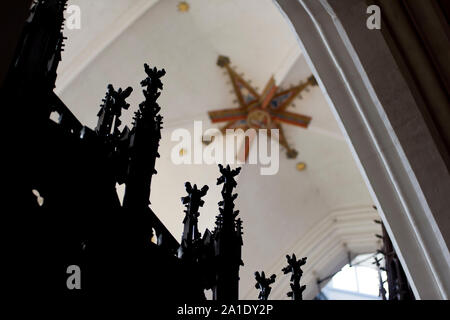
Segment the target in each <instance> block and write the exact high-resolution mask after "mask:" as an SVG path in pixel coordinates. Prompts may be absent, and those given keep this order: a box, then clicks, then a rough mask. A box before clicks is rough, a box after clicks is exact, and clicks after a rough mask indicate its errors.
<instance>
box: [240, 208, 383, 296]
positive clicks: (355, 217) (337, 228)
mask: <svg viewBox="0 0 450 320" xmlns="http://www.w3.org/2000/svg"><path fill="white" fill-rule="evenodd" d="M374 219H379V215H378V213H377V212H376V211H375V210H374V209H373V208H372V207H371V206H356V207H348V208H342V209H337V210H334V211H332V212H331V213H330V214H329V215H328V216H327V217H326V218H325V219H324V220H322V221H320V222H319V223H318V224H316V226H315V227H313V228H312V229H311V230H310V231H309V232H308V233H307V234H306V235H305V236H303V237H301V238H300V239H299V240H298V241H297V242H296V243H295V244H294V245H293V246H291V247H290V248H288V249H287V250H284V251H283V252H284V254H283V255H282V256H281V257H278V258H277V259H276V260H275V261H276V262H275V263H274V264H273V265H272V267H271V268H267V269H265V270H264V271H265V272H266V274H273V273H274V274H276V275H277V281H276V282H275V284H274V286H273V289H272V294H271V299H274V300H277V299H287V298H286V292H287V291H289V290H288V288H289V277H288V276H285V275H283V273H282V272H281V269H282V268H283V267H284V266H285V260H286V259H285V254H287V253H289V254H291V253H295V254H296V256H297V257H304V256H307V257H308V261H307V263H306V265H305V267H304V269H303V270H304V275H303V278H302V283H303V284H306V290H305V293H304V296H305V298H306V299H311V298H313V297H314V296H315V295H316V294H317V292H318V288H317V285H316V279H317V277H324V276H326V275H327V274H329V273H332V272H335V271H337V270H339V269H340V268H341V267H342V266H343V265H344V264H345V263H347V252H348V251H350V252H351V253H353V254H360V253H368V252H372V251H374V250H376V249H377V248H378V247H379V244H378V240H377V238H376V237H375V234H376V233H380V230H381V229H380V226H379V225H378V224H376V223H374V221H373V220H374ZM330 266H336V267H335V268H334V269H333V270H332V271H330V270H331V268H330ZM256 296H257V290H256V289H255V288H254V287H253V286H252V287H251V288H249V289H248V291H247V293H246V294H245V295H244V296H243V297H242V299H254V298H255V297H256Z"/></svg>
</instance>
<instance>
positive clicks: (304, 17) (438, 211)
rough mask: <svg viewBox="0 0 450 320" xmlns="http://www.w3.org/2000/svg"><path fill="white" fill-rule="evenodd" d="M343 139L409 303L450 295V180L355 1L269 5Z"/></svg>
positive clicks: (289, 0) (292, 0)
mask: <svg viewBox="0 0 450 320" xmlns="http://www.w3.org/2000/svg"><path fill="white" fill-rule="evenodd" d="M276 2H277V3H278V6H279V8H280V10H281V11H282V12H283V14H284V15H285V17H286V19H287V20H288V22H289V23H290V25H291V27H292V29H293V31H294V32H295V34H296V35H297V36H298V41H299V45H300V46H301V48H302V50H303V52H304V54H305V56H306V58H307V61H308V63H309V65H310V67H311V70H312V71H313V73H314V75H315V77H316V78H317V79H318V83H319V85H320V87H321V90H322V91H323V93H324V95H325V97H326V99H327V100H328V102H329V104H330V106H331V108H332V110H333V112H334V114H335V116H336V119H337V120H338V122H339V124H340V126H341V129H342V130H343V132H344V133H345V135H346V138H347V141H348V143H349V145H350V149H351V150H352V153H353V155H354V158H355V161H356V163H357V165H358V167H359V169H360V171H361V173H362V175H363V177H364V179H365V181H366V184H367V186H368V188H369V191H370V192H371V194H372V197H373V199H374V201H375V203H377V205H378V207H379V209H380V210H379V212H380V215H381V217H382V220H383V222H384V223H385V225H386V228H387V231H388V233H389V236H390V237H391V239H392V241H393V244H394V247H395V249H396V251H397V252H398V255H399V257H400V259H401V261H402V264H403V266H404V267H405V272H406V274H407V277H408V279H409V281H410V283H411V286H412V288H413V291H414V294H415V296H416V298H418V299H448V298H449V296H450V272H449V270H450V253H449V250H448V247H449V246H450V221H449V217H448V210H449V209H448V208H450V197H448V195H449V194H450V175H449V173H448V169H447V166H446V163H445V159H444V158H443V156H442V154H441V153H440V151H439V148H438V145H437V144H436V142H435V140H433V136H432V133H431V132H430V129H429V127H428V126H427V123H426V121H425V119H424V117H423V115H422V114H421V112H420V108H419V105H418V103H417V100H416V99H415V98H414V95H413V94H412V92H411V89H410V87H408V85H407V83H406V81H405V78H404V76H403V75H402V73H401V72H400V70H399V67H398V65H397V63H396V61H395V59H394V57H393V55H392V52H391V50H390V48H389V47H388V45H387V43H386V41H385V39H384V37H383V35H382V34H381V32H380V31H379V30H369V29H368V28H367V27H366V19H367V17H368V15H367V14H366V9H367V6H368V5H367V3H366V1H364V0H346V1H337V0H319V1H317V0H277V1H276Z"/></svg>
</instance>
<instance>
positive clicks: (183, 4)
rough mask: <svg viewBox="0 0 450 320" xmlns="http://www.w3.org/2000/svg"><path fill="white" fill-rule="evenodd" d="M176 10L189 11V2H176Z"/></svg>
mask: <svg viewBox="0 0 450 320" xmlns="http://www.w3.org/2000/svg"><path fill="white" fill-rule="evenodd" d="M177 7H178V11H180V12H188V11H189V8H190V6H189V3H187V2H186V1H181V2H179V3H178V6H177Z"/></svg>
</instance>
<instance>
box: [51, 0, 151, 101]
mask: <svg viewBox="0 0 450 320" xmlns="http://www.w3.org/2000/svg"><path fill="white" fill-rule="evenodd" d="M158 1H159V0H140V1H139V2H137V3H136V4H135V5H134V6H132V7H131V8H130V9H129V10H127V11H126V12H124V13H123V14H122V15H121V16H120V17H119V18H118V19H117V20H115V21H114V23H113V24H112V25H109V26H107V27H106V28H105V29H104V31H103V32H101V33H100V34H99V35H98V36H97V37H95V39H94V40H92V41H91V42H90V43H89V44H88V45H87V46H86V47H85V48H84V49H83V50H82V51H81V52H80V54H78V55H77V56H75V57H74V58H73V60H72V61H71V62H70V63H69V64H68V65H67V66H66V67H65V68H60V70H58V82H57V88H56V90H55V92H56V94H58V95H60V94H61V93H62V92H63V91H64V90H65V89H66V88H67V87H68V85H69V84H70V83H71V82H72V81H73V80H74V79H75V78H76V77H77V76H78V75H79V74H80V73H81V72H82V71H83V70H84V69H85V68H86V67H87V66H88V65H89V64H90V63H91V62H92V61H93V60H94V59H95V58H96V57H97V56H98V55H99V54H100V53H101V52H102V51H103V50H104V49H105V48H106V47H108V46H109V45H110V44H111V43H113V42H114V41H115V40H116V39H117V38H118V37H119V36H120V35H121V34H122V33H123V32H124V31H125V30H126V29H128V27H130V26H131V25H132V24H133V23H134V22H135V21H137V20H138V19H139V18H140V17H141V16H142V15H143V14H144V13H146V12H147V11H148V10H149V9H150V8H151V7H152V6H153V5H155V4H156V3H157V2H158Z"/></svg>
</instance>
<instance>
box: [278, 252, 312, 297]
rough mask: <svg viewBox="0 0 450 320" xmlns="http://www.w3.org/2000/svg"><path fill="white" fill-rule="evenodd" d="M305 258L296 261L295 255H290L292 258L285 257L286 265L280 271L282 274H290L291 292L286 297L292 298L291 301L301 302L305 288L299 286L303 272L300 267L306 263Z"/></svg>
mask: <svg viewBox="0 0 450 320" xmlns="http://www.w3.org/2000/svg"><path fill="white" fill-rule="evenodd" d="M306 259H307V258H306V257H305V258H302V259H299V260H297V257H296V256H295V254H294V253H293V254H292V257H290V256H289V255H286V260H287V263H288V265H287V266H286V267H284V268H283V269H282V271H283V273H284V274H287V273H292V274H291V283H290V286H291V291H289V292H288V293H287V296H288V297H290V298H292V300H303V291H304V290H305V289H306V286H305V285H303V286H300V279H301V277H302V275H303V270H302V269H301V266H303V265H304V264H305V263H306Z"/></svg>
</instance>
